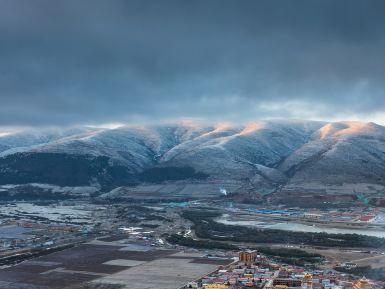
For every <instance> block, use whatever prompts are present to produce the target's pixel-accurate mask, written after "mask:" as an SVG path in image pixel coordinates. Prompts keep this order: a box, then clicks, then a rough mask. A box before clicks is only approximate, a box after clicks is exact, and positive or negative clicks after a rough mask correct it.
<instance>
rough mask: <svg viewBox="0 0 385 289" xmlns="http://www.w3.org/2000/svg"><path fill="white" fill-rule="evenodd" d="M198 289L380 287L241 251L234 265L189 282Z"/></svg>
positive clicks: (370, 288) (328, 271)
mask: <svg viewBox="0 0 385 289" xmlns="http://www.w3.org/2000/svg"><path fill="white" fill-rule="evenodd" d="M184 288H185V289H187V288H197V289H241V288H255V289H379V288H383V285H382V284H379V283H376V282H373V281H370V280H368V279H366V278H365V277H363V278H361V279H359V280H354V279H352V277H351V276H349V275H348V274H342V273H339V272H337V271H335V270H310V271H305V269H304V268H301V267H296V266H290V265H282V264H276V263H274V262H272V261H270V260H269V259H268V258H266V257H265V256H263V255H260V254H258V252H256V251H243V252H240V253H239V258H238V260H237V261H235V262H234V263H232V264H230V265H229V266H226V267H220V268H219V269H218V270H217V271H215V272H213V273H211V274H209V275H207V276H205V277H203V278H201V279H199V280H196V281H194V282H190V283H189V284H187V285H186V286H185V287H184Z"/></svg>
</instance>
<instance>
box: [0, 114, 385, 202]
mask: <svg viewBox="0 0 385 289" xmlns="http://www.w3.org/2000/svg"><path fill="white" fill-rule="evenodd" d="M0 149H1V151H0V152H1V155H0V156H1V158H0V172H1V175H0V185H2V186H9V185H20V184H31V183H38V184H49V185H56V186H60V187H63V186H67V187H73V186H84V187H87V186H94V187H96V188H98V190H99V189H101V190H102V191H104V192H106V191H109V190H111V189H114V188H116V187H127V186H128V189H126V191H128V192H129V191H130V190H131V189H129V187H131V186H132V185H135V186H136V190H138V188H141V187H143V190H144V191H146V190H150V189H149V188H150V187H151V183H157V184H158V185H159V184H163V185H165V186H166V185H167V186H170V184H171V183H173V182H174V183H178V184H179V185H180V184H181V183H185V184H186V183H190V184H192V183H194V184H197V185H198V184H199V185H200V186H202V184H205V188H206V189H207V190H208V191H211V192H218V193H219V189H220V188H222V187H223V188H225V189H226V190H227V192H228V193H239V194H242V193H245V194H267V193H272V192H280V193H282V194H285V193H288V192H289V193H290V192H310V193H322V194H349V193H365V194H374V195H378V194H382V193H383V192H384V186H385V127H383V126H380V125H377V124H374V123H362V122H337V123H325V122H314V121H258V122H253V123H249V124H245V125H236V124H230V123H220V124H215V125H205V124H202V123H194V122H182V123H176V124H169V125H148V126H128V125H127V126H123V127H119V128H116V129H100V128H86V127H82V128H67V129H65V128H64V129H56V130H55V129H52V128H51V129H41V130H38V129H35V130H32V131H31V130H25V131H23V130H21V131H17V132H14V133H7V134H0ZM146 186H147V187H146ZM167 186H166V187H165V188H164V190H167ZM199 188H201V187H195V188H194V187H193V188H192V189H190V190H189V193H191V194H194V192H195V191H196V190H198V189H199ZM158 189H159V188H158ZM182 190H183V189H182ZM139 191H140V189H139ZM171 191H172V190H171Z"/></svg>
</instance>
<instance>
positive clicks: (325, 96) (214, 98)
mask: <svg viewBox="0 0 385 289" xmlns="http://www.w3.org/2000/svg"><path fill="white" fill-rule="evenodd" d="M0 39H1V40H0V41H1V45H0V101H1V105H0V124H3V125H18V124H28V125H30V124H37V125H38V124H74V123H96V122H113V121H132V120H136V119H146V120H152V121H156V120H158V119H165V118H168V119H170V118H180V117H201V118H212V119H221V118H225V119H236V120H242V121H244V120H248V119H256V118H268V117H303V116H306V117H315V118H320V117H321V118H323V117H324V118H329V117H335V116H336V115H342V116H344V115H349V114H355V115H361V116H365V115H370V114H373V113H381V112H382V111H384V110H385V2H384V1H381V0H379V1H375V0H372V1H355V0H346V1H342V0H337V1H335V0H331V1H328V0H319V1H312V0H303V1H301V0H296V1H287V0H282V1H274V0H269V1H247V0H243V1H235V0H234V1H230V0H225V1H223V0H222V1H220V0H218V1H214V0H208V1H203V0H202V1H184V0H178V1H167V0H162V1H157V0H153V1H150V0H145V1H143V0H141V1H130V0H129V1H127V0H108V1H99V0H92V1H91V0H90V1H88V0H66V1H56V0H45V1H43V0H34V1H30V0H0Z"/></svg>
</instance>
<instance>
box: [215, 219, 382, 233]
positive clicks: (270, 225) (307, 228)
mask: <svg viewBox="0 0 385 289" xmlns="http://www.w3.org/2000/svg"><path fill="white" fill-rule="evenodd" d="M216 221H217V222H218V223H222V224H226V225H238V226H250V227H257V228H264V229H277V230H284V231H294V232H314V233H329V234H359V235H366V236H373V237H380V238H385V230H375V229H358V228H357V229H356V228H351V229H347V228H333V227H324V226H320V225H318V224H314V225H312V226H311V225H307V224H302V223H297V222H261V221H245V220H231V219H229V216H228V215H223V216H222V217H221V218H218V219H217V220H216Z"/></svg>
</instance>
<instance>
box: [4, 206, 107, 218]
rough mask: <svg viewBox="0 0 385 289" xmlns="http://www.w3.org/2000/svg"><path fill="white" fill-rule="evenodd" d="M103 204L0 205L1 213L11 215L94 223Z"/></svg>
mask: <svg viewBox="0 0 385 289" xmlns="http://www.w3.org/2000/svg"><path fill="white" fill-rule="evenodd" d="M103 209H104V207H102V206H93V205H75V206H63V205H48V206H39V205H35V204H31V203H17V204H12V205H4V206H1V207H0V214H3V215H7V216H10V217H12V216H13V217H22V218H25V219H27V220H28V219H30V218H33V217H37V218H44V219H47V220H49V221H51V222H60V223H62V222H72V223H92V222H93V218H92V216H93V212H94V211H95V210H103Z"/></svg>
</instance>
